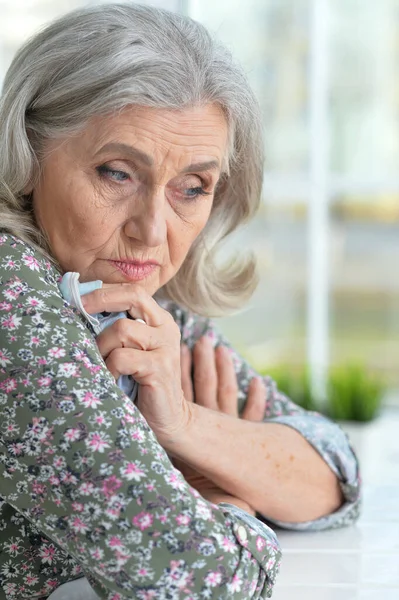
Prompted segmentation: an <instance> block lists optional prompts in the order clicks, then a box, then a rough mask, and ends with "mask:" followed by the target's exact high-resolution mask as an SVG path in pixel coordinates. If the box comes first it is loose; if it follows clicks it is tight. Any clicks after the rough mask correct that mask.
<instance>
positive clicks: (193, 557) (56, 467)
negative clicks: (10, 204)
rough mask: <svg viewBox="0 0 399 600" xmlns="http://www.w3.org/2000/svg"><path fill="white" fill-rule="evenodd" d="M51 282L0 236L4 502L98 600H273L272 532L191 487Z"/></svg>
mask: <svg viewBox="0 0 399 600" xmlns="http://www.w3.org/2000/svg"><path fill="white" fill-rule="evenodd" d="M59 279H60V277H59V273H58V272H57V271H56V270H55V269H54V268H53V267H51V265H50V264H49V263H48V261H46V259H45V258H44V257H43V256H42V255H41V254H40V253H39V252H38V251H36V250H34V249H33V248H31V247H30V246H28V245H26V244H24V243H23V242H21V241H20V240H18V239H17V238H14V237H12V236H8V235H0V423H1V428H0V477H1V481H2V484H1V490H0V500H1V501H3V502H7V503H8V504H9V505H10V506H12V507H13V509H15V510H16V511H17V512H18V513H19V514H21V515H22V516H24V517H25V518H26V519H28V520H29V521H30V522H31V523H32V524H33V525H34V526H35V527H36V528H37V529H38V530H40V532H42V534H44V535H45V536H47V537H48V538H49V539H50V540H51V541H52V542H53V543H54V544H56V545H57V546H58V547H60V548H61V549H62V550H63V551H65V552H66V553H68V555H70V556H71V557H72V558H74V559H75V560H76V561H77V562H78V563H79V564H80V565H81V566H82V569H83V572H84V574H85V575H86V577H87V578H88V580H89V581H90V583H91V585H92V586H93V587H94V589H95V591H96V592H97V593H98V594H99V596H100V597H101V598H104V599H107V600H111V599H112V600H125V599H128V598H138V599H144V598H150V597H161V596H162V597H165V598H166V597H168V598H169V597H177V596H179V598H182V600H188V599H189V598H200V597H201V598H202V597H203V598H214V599H216V598H221V597H225V596H224V594H225V590H228V595H229V597H230V596H231V597H232V598H269V597H270V596H271V593H272V588H273V585H274V582H275V577H276V574H277V572H278V568H279V562H280V549H279V546H278V543H277V540H276V537H275V535H274V533H273V531H272V530H271V529H270V528H269V527H268V526H267V525H266V524H265V525H264V527H263V528H260V529H259V528H258V527H257V526H255V523H256V519H253V521H251V520H250V519H248V518H247V515H246V513H244V512H243V511H240V510H235V507H230V506H222V505H220V506H216V505H214V504H212V503H209V502H207V501H205V500H204V499H203V498H202V497H201V496H200V495H199V494H198V492H196V490H194V489H193V488H191V487H190V486H189V485H188V484H187V483H186V481H185V480H184V478H183V476H182V475H181V474H180V472H179V471H177V470H176V469H175V468H174V467H173V466H172V464H171V462H170V460H169V458H168V456H167V454H166V452H165V451H164V450H163V448H162V447H161V446H160V445H159V444H158V442H157V440H156V438H155V435H154V434H153V432H152V430H151V429H150V428H149V426H148V424H147V422H146V421H145V419H144V418H143V417H142V415H141V413H140V412H139V411H138V409H137V408H136V407H135V406H134V404H133V403H132V402H131V401H130V400H129V399H128V398H127V397H126V396H125V395H124V394H123V392H122V391H121V390H120V389H119V388H118V387H117V385H116V384H115V381H114V379H113V377H112V375H111V374H110V373H109V372H108V370H107V368H106V366H105V363H104V362H103V360H102V357H101V355H100V354H99V351H98V349H97V345H96V343H95V339H94V336H93V334H92V332H91V331H90V330H89V329H88V327H87V326H86V324H85V323H84V321H83V320H82V317H81V316H80V315H79V314H78V313H77V311H76V309H74V308H73V307H71V306H70V305H68V304H67V302H66V301H64V300H63V299H62V297H61V294H60V292H59V289H58V285H57V283H58V281H59ZM248 516H249V515H248ZM161 590H162V591H161ZM223 590H224V591H223ZM226 597H227V596H226Z"/></svg>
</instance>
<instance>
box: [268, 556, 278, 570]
mask: <svg viewBox="0 0 399 600" xmlns="http://www.w3.org/2000/svg"><path fill="white" fill-rule="evenodd" d="M275 562H276V558H275V557H274V556H271V557H270V558H269V560H268V561H267V563H266V571H269V570H270V569H272V568H273V567H274V563H275Z"/></svg>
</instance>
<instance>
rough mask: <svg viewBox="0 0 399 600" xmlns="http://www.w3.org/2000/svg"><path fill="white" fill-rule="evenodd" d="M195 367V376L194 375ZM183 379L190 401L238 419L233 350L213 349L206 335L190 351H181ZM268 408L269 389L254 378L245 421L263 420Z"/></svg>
mask: <svg viewBox="0 0 399 600" xmlns="http://www.w3.org/2000/svg"><path fill="white" fill-rule="evenodd" d="M193 366H194V373H193V377H192V376H191V371H192V367H193ZM181 370H182V371H181V377H182V388H183V392H184V396H185V398H186V400H187V401H188V402H193V401H195V403H196V404H199V405H201V406H205V407H206V408H210V409H212V410H217V411H219V412H222V413H225V414H227V415H231V416H233V417H237V418H238V417H239V414H238V384H237V376H236V373H235V369H234V363H233V359H232V356H231V353H230V350H229V349H228V348H226V347H225V346H218V347H217V348H215V349H214V348H213V345H212V341H211V339H210V338H209V337H207V336H203V337H202V338H200V339H199V340H198V342H197V343H196V344H195V346H194V349H193V351H192V355H191V352H190V350H189V348H188V347H187V346H186V345H185V344H183V345H182V348H181ZM265 407H266V390H265V385H264V383H263V381H262V378H261V377H254V378H253V379H252V380H251V382H250V384H249V389H248V396H247V402H246V404H245V408H244V410H243V413H242V417H241V418H242V419H246V420H247V421H262V419H263V417H264V414H265Z"/></svg>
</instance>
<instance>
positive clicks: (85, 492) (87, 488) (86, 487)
mask: <svg viewBox="0 0 399 600" xmlns="http://www.w3.org/2000/svg"><path fill="white" fill-rule="evenodd" d="M94 490H95V487H94V485H93V484H92V483H90V481H85V482H84V483H82V485H81V486H80V487H79V492H80V494H81V495H82V496H91V495H92V494H93V493H94Z"/></svg>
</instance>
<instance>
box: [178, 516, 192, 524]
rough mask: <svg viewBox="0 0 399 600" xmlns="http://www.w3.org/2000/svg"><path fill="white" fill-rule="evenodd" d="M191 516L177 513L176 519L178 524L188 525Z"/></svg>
mask: <svg viewBox="0 0 399 600" xmlns="http://www.w3.org/2000/svg"><path fill="white" fill-rule="evenodd" d="M190 520H191V519H190V517H189V516H188V515H177V517H176V521H177V523H178V525H188V524H189V523H190Z"/></svg>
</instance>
